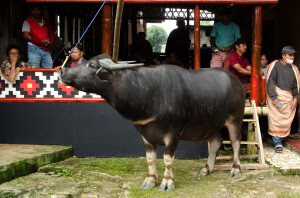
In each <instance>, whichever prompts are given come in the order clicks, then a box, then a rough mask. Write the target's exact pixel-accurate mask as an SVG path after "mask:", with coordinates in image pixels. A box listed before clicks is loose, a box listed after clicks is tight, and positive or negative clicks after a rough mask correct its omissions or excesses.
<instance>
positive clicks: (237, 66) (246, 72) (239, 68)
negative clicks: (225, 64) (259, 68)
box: [233, 63, 251, 75]
mask: <svg viewBox="0 0 300 198" xmlns="http://www.w3.org/2000/svg"><path fill="white" fill-rule="evenodd" d="M233 68H234V69H236V70H237V71H238V72H239V73H241V74H244V75H251V66H250V65H249V66H247V67H246V68H243V67H242V66H241V65H240V64H239V63H236V64H234V65H233Z"/></svg>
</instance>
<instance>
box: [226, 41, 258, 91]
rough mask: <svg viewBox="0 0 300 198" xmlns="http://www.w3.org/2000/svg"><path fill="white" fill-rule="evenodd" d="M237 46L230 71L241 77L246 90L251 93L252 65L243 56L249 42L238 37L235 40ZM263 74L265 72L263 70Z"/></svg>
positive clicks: (231, 57) (232, 56) (231, 59)
mask: <svg viewBox="0 0 300 198" xmlns="http://www.w3.org/2000/svg"><path fill="white" fill-rule="evenodd" d="M235 48H236V49H235V51H234V52H232V53H231V55H230V67H229V71H231V72H232V73H233V74H234V75H235V76H237V77H238V78H239V79H240V81H241V82H242V83H243V85H244V87H245V90H246V92H247V93H249V92H250V89H251V83H250V76H251V65H250V63H249V61H248V60H247V58H246V57H244V56H243V54H244V53H245V52H246V50H247V44H246V42H245V41H244V40H242V39H238V40H237V41H236V42H235ZM261 74H263V72H262V71H261Z"/></svg>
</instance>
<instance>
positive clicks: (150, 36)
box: [147, 25, 168, 53]
mask: <svg viewBox="0 0 300 198" xmlns="http://www.w3.org/2000/svg"><path fill="white" fill-rule="evenodd" d="M167 39H168V35H167V33H166V31H165V29H164V28H162V27H158V26H155V25H153V26H151V27H149V28H147V40H148V41H149V42H150V43H151V45H152V48H153V52H158V53H159V52H161V46H162V45H164V44H166V43H167Z"/></svg>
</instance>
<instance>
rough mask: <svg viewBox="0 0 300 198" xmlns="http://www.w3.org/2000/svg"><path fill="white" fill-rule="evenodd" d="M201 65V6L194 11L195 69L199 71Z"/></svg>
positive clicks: (197, 5) (197, 6) (196, 6)
mask: <svg viewBox="0 0 300 198" xmlns="http://www.w3.org/2000/svg"><path fill="white" fill-rule="evenodd" d="M200 67H201V64H200V6H199V4H196V5H195V9H194V69H199V68H200Z"/></svg>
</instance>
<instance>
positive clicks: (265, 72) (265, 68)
mask: <svg viewBox="0 0 300 198" xmlns="http://www.w3.org/2000/svg"><path fill="white" fill-rule="evenodd" d="M267 69H268V66H266V67H260V70H261V71H263V72H264V75H267Z"/></svg>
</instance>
